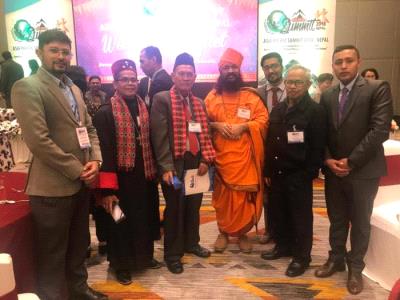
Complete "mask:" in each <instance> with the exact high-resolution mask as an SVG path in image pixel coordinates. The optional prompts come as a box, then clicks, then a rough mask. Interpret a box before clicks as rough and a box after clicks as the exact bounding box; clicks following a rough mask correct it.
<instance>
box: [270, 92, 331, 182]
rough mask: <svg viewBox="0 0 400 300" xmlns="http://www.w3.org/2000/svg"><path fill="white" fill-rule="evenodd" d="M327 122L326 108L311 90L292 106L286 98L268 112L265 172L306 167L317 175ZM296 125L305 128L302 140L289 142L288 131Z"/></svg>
mask: <svg viewBox="0 0 400 300" xmlns="http://www.w3.org/2000/svg"><path fill="white" fill-rule="evenodd" d="M325 124H326V115H325V111H324V109H323V108H322V107H321V106H320V105H319V104H318V103H315V102H314V101H313V100H312V99H311V98H310V95H309V94H308V93H307V94H306V95H305V96H304V97H303V98H302V99H301V100H300V101H299V103H298V104H296V105H295V106H293V107H292V108H288V104H287V101H282V102H280V103H279V104H278V105H276V106H275V107H274V108H273V109H272V111H271V114H270V115H269V128H268V134H267V136H268V138H267V140H266V143H265V164H264V175H265V176H266V177H273V176H277V175H279V174H290V173H292V172H297V171H299V170H304V171H305V173H306V175H307V177H308V178H309V179H312V178H315V177H317V176H318V170H319V168H320V167H321V165H322V161H323V154H324V148H325V146H326V138H325V137H326V127H325ZM293 127H295V128H296V130H298V131H303V132H304V142H303V143H293V144H291V143H288V138H287V133H288V131H292V130H293Z"/></svg>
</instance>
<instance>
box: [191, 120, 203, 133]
mask: <svg viewBox="0 0 400 300" xmlns="http://www.w3.org/2000/svg"><path fill="white" fill-rule="evenodd" d="M189 132H198V133H200V132H201V126H200V123H196V122H189Z"/></svg>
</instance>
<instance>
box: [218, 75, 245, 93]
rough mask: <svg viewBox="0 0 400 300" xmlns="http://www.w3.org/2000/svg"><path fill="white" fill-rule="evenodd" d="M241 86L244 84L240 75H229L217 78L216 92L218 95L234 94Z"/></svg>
mask: <svg viewBox="0 0 400 300" xmlns="http://www.w3.org/2000/svg"><path fill="white" fill-rule="evenodd" d="M243 86H244V82H243V79H242V76H241V74H236V73H230V74H228V75H220V76H219V78H218V80H217V84H216V90H217V92H218V93H219V94H221V93H222V92H229V93H234V92H238V91H239V90H240V88H242V87H243Z"/></svg>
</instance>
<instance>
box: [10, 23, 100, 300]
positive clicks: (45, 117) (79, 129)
mask: <svg viewBox="0 0 400 300" xmlns="http://www.w3.org/2000/svg"><path fill="white" fill-rule="evenodd" d="M37 55H38V57H39V58H40V60H41V61H42V67H41V68H40V69H39V70H38V72H37V74H35V75H32V76H30V77H28V78H25V79H23V80H20V81H17V82H16V83H15V85H14V87H13V89H12V93H11V100H12V104H13V107H14V109H15V113H16V115H17V119H18V121H19V123H20V125H21V129H22V134H23V137H24V140H25V142H26V144H27V146H28V148H29V149H30V150H31V152H32V154H33V160H32V163H31V166H30V169H29V177H28V182H27V186H26V193H27V194H28V195H29V198H30V205H31V210H32V216H33V223H34V233H35V247H36V250H37V253H36V258H37V273H38V274H37V284H38V285H37V288H38V294H39V297H40V299H42V300H43V299H44V300H47V299H48V300H56V299H57V300H58V299H65V297H66V296H67V295H65V292H63V290H64V289H65V286H64V285H65V284H66V285H67V286H66V288H67V290H68V294H69V297H70V299H108V298H107V296H105V295H103V294H101V293H99V292H96V291H94V290H92V289H91V288H89V286H88V285H87V283H86V281H87V276H88V275H87V271H86V267H85V256H86V249H87V243H88V225H89V224H88V209H89V202H88V201H89V199H88V197H87V187H88V186H91V185H92V184H93V183H94V182H95V180H96V177H97V175H98V171H99V164H100V163H101V154H100V149H99V142H98V139H97V135H96V130H95V129H94V127H93V126H92V122H91V119H90V117H89V115H88V113H87V110H86V106H85V104H84V102H83V98H82V93H81V92H80V90H79V88H78V87H77V86H75V85H74V84H73V83H72V81H71V79H69V78H68V77H67V76H66V75H65V74H64V73H65V70H66V68H67V67H68V66H69V64H70V60H71V57H72V54H71V40H70V39H69V38H68V36H67V35H66V34H65V33H63V32H62V31H58V30H56V29H54V30H48V31H45V32H43V33H41V34H40V36H39V48H38V49H37Z"/></svg>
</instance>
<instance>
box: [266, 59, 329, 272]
mask: <svg viewBox="0 0 400 300" xmlns="http://www.w3.org/2000/svg"><path fill="white" fill-rule="evenodd" d="M310 79H311V76H310V71H309V70H308V69H306V68H304V67H302V66H299V65H297V66H293V67H291V68H290V69H289V70H288V72H287V75H286V78H285V86H286V92H287V97H286V98H285V100H284V101H282V102H280V103H279V104H278V105H277V106H276V107H274V108H273V109H272V111H271V114H270V126H269V130H268V139H267V142H266V147H265V149H266V150H265V168H264V176H265V183H266V185H267V186H268V187H269V188H270V201H271V202H273V203H274V207H275V208H276V209H275V213H276V221H277V223H276V236H275V239H276V245H275V248H274V249H272V250H270V251H267V252H263V253H262V254H261V257H262V258H263V259H266V260H274V259H278V258H281V257H284V256H290V257H292V258H293V259H292V261H291V262H290V264H289V266H288V268H287V270H286V275H287V276H289V277H295V276H299V275H301V274H303V273H304V272H305V270H306V269H307V268H308V266H309V264H310V261H311V248H312V234H313V213H312V180H313V179H314V178H316V177H317V176H318V170H319V168H320V167H321V165H322V159H323V152H324V151H323V150H324V146H325V131H326V130H325V123H326V121H325V114H324V111H323V110H322V108H321V107H320V106H319V104H317V103H315V102H314V101H313V100H312V99H311V97H310V95H309V94H308V88H309V87H310V85H311V81H310Z"/></svg>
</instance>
